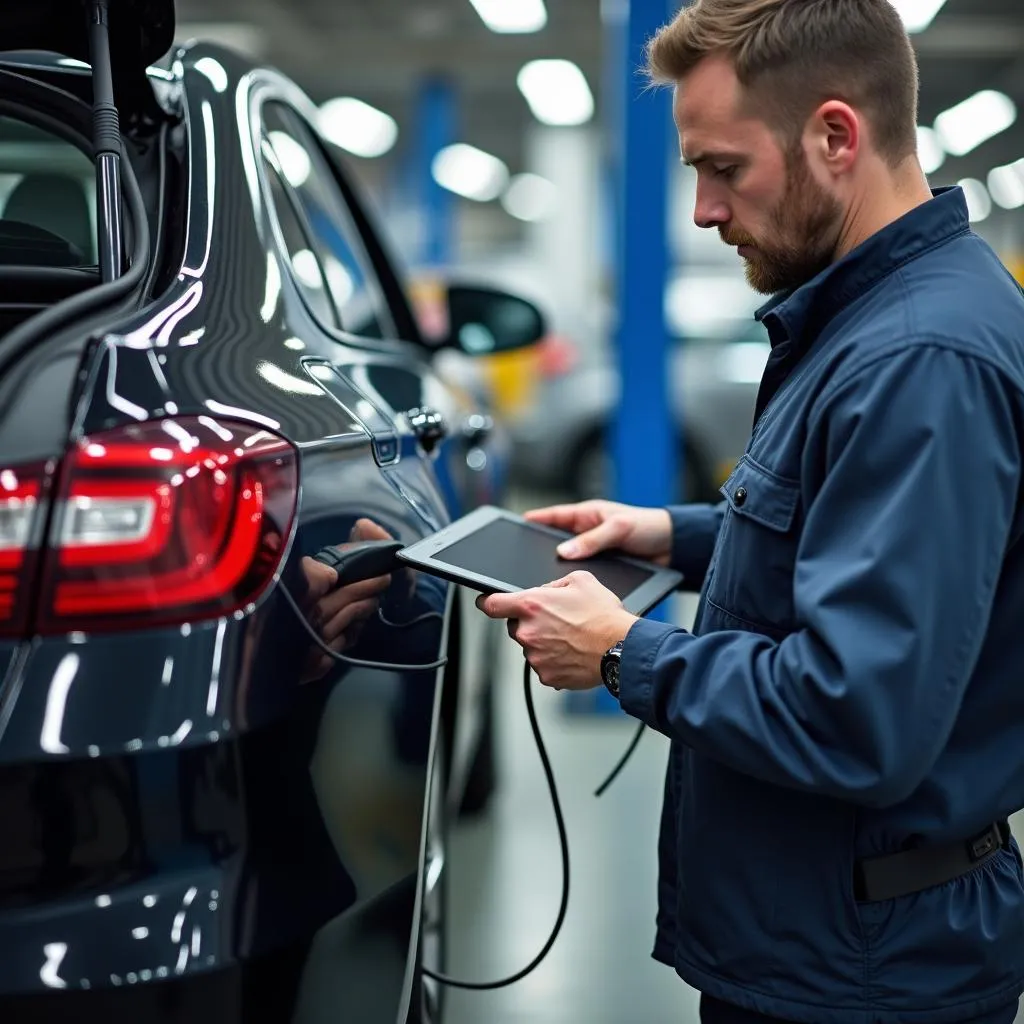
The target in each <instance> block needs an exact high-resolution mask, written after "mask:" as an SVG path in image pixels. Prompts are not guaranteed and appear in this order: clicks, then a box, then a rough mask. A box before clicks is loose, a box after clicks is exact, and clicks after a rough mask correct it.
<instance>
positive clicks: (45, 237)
mask: <svg viewBox="0 0 1024 1024" xmlns="http://www.w3.org/2000/svg"><path fill="white" fill-rule="evenodd" d="M95 182H96V174H95V171H94V169H93V165H92V162H91V161H90V159H89V158H88V157H87V156H86V155H85V153H83V152H82V151H81V150H80V149H77V148H76V147H75V146H73V145H72V144H71V143H70V142H67V141H66V140H65V139H62V138H60V137H59V136H57V135H54V134H52V133H51V132H48V131H45V130H43V129H41V128H37V127H35V126H34V125H31V124H28V123H26V122H24V121H20V120H17V119H16V118H12V117H0V262H2V263H6V264H18V263H20V264H31V265H34V266H52V267H74V266H92V265H95V263H96V185H95Z"/></svg>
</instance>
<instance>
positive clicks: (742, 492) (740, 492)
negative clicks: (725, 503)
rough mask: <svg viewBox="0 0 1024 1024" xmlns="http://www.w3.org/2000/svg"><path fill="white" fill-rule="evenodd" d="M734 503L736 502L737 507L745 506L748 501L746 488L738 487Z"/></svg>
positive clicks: (733, 497)
mask: <svg viewBox="0 0 1024 1024" xmlns="http://www.w3.org/2000/svg"><path fill="white" fill-rule="evenodd" d="M732 499H733V501H735V502H736V505H737V507H739V506H741V505H743V504H744V503H745V502H746V500H747V489H746V487H737V488H736V493H735V494H734V495H733V496H732Z"/></svg>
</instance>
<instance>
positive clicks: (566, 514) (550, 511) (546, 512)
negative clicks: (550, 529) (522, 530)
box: [523, 505, 579, 530]
mask: <svg viewBox="0 0 1024 1024" xmlns="http://www.w3.org/2000/svg"><path fill="white" fill-rule="evenodd" d="M578 514H579V506H578V505H549V506H548V507H547V508H535V509H531V510H530V511H529V512H527V513H525V515H524V516H523V518H524V519H526V520H527V521H528V522H531V523H544V524H545V525H546V526H557V527H560V528H561V529H563V530H571V529H572V525H573V523H575V522H576V517H577V515H578Z"/></svg>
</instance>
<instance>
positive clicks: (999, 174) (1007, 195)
mask: <svg viewBox="0 0 1024 1024" xmlns="http://www.w3.org/2000/svg"><path fill="white" fill-rule="evenodd" d="M988 190H989V192H990V193H991V194H992V198H993V199H994V200H995V201H996V202H997V203H998V204H999V205H1000V206H1001V207H1002V208H1003V209H1004V210H1019V209H1020V208H1021V207H1022V206H1024V160H1017V161H1016V162H1015V163H1012V164H1006V166H1004V167H993V168H992V170H991V171H989V175H988Z"/></svg>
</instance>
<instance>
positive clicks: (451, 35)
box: [178, 0, 1024, 178]
mask: <svg viewBox="0 0 1024 1024" xmlns="http://www.w3.org/2000/svg"><path fill="white" fill-rule="evenodd" d="M547 7H548V25H547V27H546V28H545V29H544V30H543V31H542V32H539V33H534V34H528V35H497V34H495V33H493V32H490V31H489V30H488V29H487V28H486V27H485V26H484V25H483V23H482V22H481V21H480V18H479V17H478V16H477V14H476V12H475V11H474V10H473V8H472V7H471V5H470V3H469V0H422V2H416V3H410V2H408V0H178V18H179V22H180V23H181V26H182V34H187V33H191V32H197V33H201V34H203V35H204V36H207V37H215V38H225V39H228V40H230V41H232V42H234V43H235V45H236V46H241V47H243V48H246V49H248V50H250V51H251V52H252V53H253V54H254V55H257V56H259V57H260V58H261V59H262V60H266V61H268V62H270V63H273V64H275V65H276V66H278V67H280V68H281V69H282V70H283V71H284V72H285V73H286V74H288V75H290V76H291V77H293V78H295V79H296V80H297V81H298V82H299V84H300V85H302V87H303V88H304V89H305V90H306V91H307V92H309V94H310V95H311V96H312V97H313V99H314V100H317V101H322V100H324V99H328V98H330V97H331V96H337V95H355V96H358V97H360V98H361V99H364V100H366V101H367V102H369V103H372V104H373V105H374V106H377V107H380V108H381V109H383V110H386V111H387V112H388V113H390V114H391V115H392V116H393V117H395V118H396V120H397V121H398V123H399V126H400V128H401V129H403V130H404V131H405V132H406V133H408V129H409V126H410V123H411V121H412V118H413V110H414V97H415V96H416V94H417V89H418V85H419V83H420V82H421V81H422V80H423V79H424V77H426V76H429V75H437V74H440V75H445V76H447V77H449V78H450V79H451V80H452V82H453V83H454V85H455V87H456V88H457V89H458V92H459V95H460V97H461V109H460V136H461V137H462V139H463V140H464V141H467V142H472V143H473V144H475V145H478V146H480V147H481V148H483V149H486V150H488V151H490V152H493V153H495V154H496V155H497V156H500V157H501V158H502V159H504V160H506V162H508V163H509V164H510V167H511V169H512V170H513V171H516V170H520V169H522V168H521V166H520V164H521V161H522V146H521V140H522V136H523V132H524V129H525V128H526V126H527V125H528V124H529V122H530V113H529V110H528V109H527V106H526V103H525V101H524V100H523V99H522V97H521V96H520V94H519V92H518V90H517V89H516V86H515V79H516V74H517V72H518V70H519V68H520V67H521V66H522V65H523V64H524V63H525V62H526V61H528V60H531V59H533V58H536V57H567V58H569V59H570V60H573V61H575V62H576V63H577V64H578V65H579V66H580V67H581V68H582V69H583V71H584V73H585V74H586V76H587V79H588V80H589V82H590V84H591V88H592V89H593V91H594V93H595V96H596V97H597V99H598V110H599V114H600V110H601V104H600V93H601V80H602V75H603V69H602V50H603V42H604V37H603V30H602V23H601V0H547ZM915 43H916V45H917V48H918V52H919V55H920V60H921V77H922V96H921V120H922V123H924V124H930V123H931V122H932V121H933V120H934V117H935V115H936V114H938V113H939V112H940V111H941V110H944V109H946V108H947V107H949V106H951V105H952V104H954V103H956V102H957V101H959V100H961V99H964V98H965V97H966V96H968V95H970V94H971V93H972V92H974V91H976V90H977V89H980V88H997V89H1002V90H1004V91H1005V92H1007V93H1008V94H1009V95H1010V96H1011V97H1012V98H1013V99H1014V100H1015V101H1016V102H1017V104H1018V106H1019V107H1020V108H1021V110H1022V112H1024V3H1021V0H948V2H947V3H946V5H945V7H944V8H943V10H942V11H941V12H940V13H939V16H938V17H937V18H936V19H935V21H934V22H933V23H932V25H931V27H930V28H929V29H928V30H927V31H925V32H924V33H921V34H919V35H917V36H916V37H915ZM1022 156H1024V128H1017V129H1012V130H1011V131H1009V132H1005V133H1004V134H1003V135H1002V136H1000V137H997V138H996V139H994V140H992V141H991V142H989V143H986V144H985V145H983V146H982V147H980V148H979V149H978V150H976V151H975V152H974V153H972V154H970V155H969V156H968V157H966V158H963V159H961V160H958V161H955V162H953V161H951V162H950V163H949V164H948V165H947V167H945V168H943V171H942V172H940V175H939V176H940V177H946V176H955V177H957V178H959V177H963V176H966V175H974V176H981V177H983V176H984V174H985V173H986V172H987V171H988V169H989V168H991V167H992V166H994V165H996V164H999V163H1005V162H1009V161H1011V160H1014V159H1017V158H1019V157H1022Z"/></svg>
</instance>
